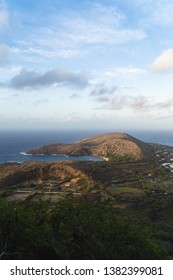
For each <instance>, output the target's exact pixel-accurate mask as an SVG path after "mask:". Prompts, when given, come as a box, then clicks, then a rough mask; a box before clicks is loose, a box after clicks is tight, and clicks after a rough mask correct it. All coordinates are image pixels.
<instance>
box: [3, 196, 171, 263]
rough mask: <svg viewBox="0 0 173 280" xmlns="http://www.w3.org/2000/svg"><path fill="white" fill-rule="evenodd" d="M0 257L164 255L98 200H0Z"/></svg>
mask: <svg viewBox="0 0 173 280" xmlns="http://www.w3.org/2000/svg"><path fill="white" fill-rule="evenodd" d="M0 226H1V230H0V246H1V247H0V256H1V259H169V258H170V257H169V254H168V251H167V250H166V249H164V248H162V246H161V245H160V244H159V243H158V242H157V240H156V239H154V238H153V237H152V234H151V232H149V231H148V230H145V229H144V228H142V227H141V226H138V225H136V224H135V223H133V222H132V221H130V220H126V219H124V218H121V217H120V216H119V217H117V215H115V214H114V209H113V208H112V207H110V206H108V205H106V204H105V203H104V202H97V203H95V204H91V203H89V202H88V201H87V200H80V201H75V200H73V199H72V198H71V197H69V198H68V199H66V200H62V201H60V202H59V203H58V204H56V206H54V207H53V206H52V205H49V203H46V202H42V201H40V202H39V203H36V204H32V205H30V204H16V203H10V204H9V203H6V202H4V201H1V202H0Z"/></svg>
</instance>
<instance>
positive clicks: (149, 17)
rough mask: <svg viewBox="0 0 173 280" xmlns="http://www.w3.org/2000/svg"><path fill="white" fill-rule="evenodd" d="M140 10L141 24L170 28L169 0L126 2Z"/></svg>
mask: <svg viewBox="0 0 173 280" xmlns="http://www.w3.org/2000/svg"><path fill="white" fill-rule="evenodd" d="M126 1H128V2H129V4H130V5H132V4H133V5H135V6H137V9H138V13H139V9H141V15H143V18H142V16H141V18H142V20H141V21H142V22H143V23H144V24H145V25H147V26H151V25H158V26H172V25H173V17H172V14H173V3H170V2H171V1H170V0H157V1H156V0H134V1H133V3H132V1H131V0H126Z"/></svg>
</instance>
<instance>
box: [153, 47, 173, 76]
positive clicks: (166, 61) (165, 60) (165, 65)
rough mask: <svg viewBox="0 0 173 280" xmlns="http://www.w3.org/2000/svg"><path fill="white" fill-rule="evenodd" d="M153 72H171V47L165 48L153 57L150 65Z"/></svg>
mask: <svg viewBox="0 0 173 280" xmlns="http://www.w3.org/2000/svg"><path fill="white" fill-rule="evenodd" d="M150 68H151V70H152V71H154V72H171V71H173V49H167V50H164V51H162V53H161V54H160V55H159V56H158V57H157V58H156V59H155V61H154V62H153V64H152V65H151V66H150Z"/></svg>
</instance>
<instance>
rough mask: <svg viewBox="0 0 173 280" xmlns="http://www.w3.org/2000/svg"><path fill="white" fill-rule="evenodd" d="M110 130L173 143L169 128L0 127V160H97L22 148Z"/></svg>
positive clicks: (149, 141)
mask: <svg viewBox="0 0 173 280" xmlns="http://www.w3.org/2000/svg"><path fill="white" fill-rule="evenodd" d="M110 132H124V133H128V134H130V135H131V136H133V137H135V138H137V139H139V140H141V141H144V142H147V143H158V144H163V145H170V146H173V132H172V131H154V132H153V131H139V130H138V131H135V130H126V131H110V130H109V131H107V130H102V131H101V130H40V131H39V130H37V131H36V130H35V131H34V130H2V131H0V163H4V162H20V163H22V162H26V161H47V162H49V161H57V160H80V161H82V160H87V161H88V160H89V161H100V160H102V159H101V158H98V157H91V156H82V157H71V156H66V155H50V156H48V155H34V156H32V155H26V154H25V152H26V151H28V150H30V149H33V148H36V147H40V146H43V145H48V144H55V143H64V144H68V143H73V142H75V141H77V140H80V139H82V138H86V137H90V136H94V135H98V134H102V133H110Z"/></svg>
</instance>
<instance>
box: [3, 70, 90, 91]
mask: <svg viewBox="0 0 173 280" xmlns="http://www.w3.org/2000/svg"><path fill="white" fill-rule="evenodd" d="M88 85H89V82H88V79H87V77H86V75H84V74H82V73H79V74H78V73H72V72H68V71H60V70H57V69H54V70H51V71H47V72H45V73H44V74H40V73H38V72H36V71H29V70H27V69H22V70H21V71H20V73H19V74H17V75H16V76H14V77H13V78H12V79H11V80H10V81H9V83H8V86H9V87H10V88H13V89H18V90H22V89H26V88H27V89H35V88H37V87H45V86H74V87H76V88H84V87H86V86H88Z"/></svg>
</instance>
